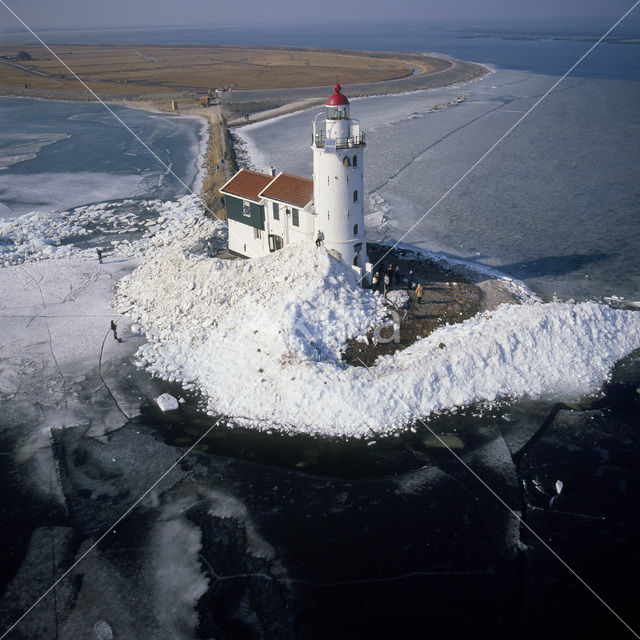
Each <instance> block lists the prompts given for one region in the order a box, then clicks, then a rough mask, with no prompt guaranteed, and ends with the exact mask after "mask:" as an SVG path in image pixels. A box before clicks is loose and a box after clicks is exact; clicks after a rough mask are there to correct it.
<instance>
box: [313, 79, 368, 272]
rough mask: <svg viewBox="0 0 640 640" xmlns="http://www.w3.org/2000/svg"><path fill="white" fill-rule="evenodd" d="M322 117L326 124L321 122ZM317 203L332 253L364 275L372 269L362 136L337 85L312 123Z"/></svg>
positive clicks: (320, 228) (319, 224) (318, 219)
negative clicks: (338, 255) (365, 227)
mask: <svg viewBox="0 0 640 640" xmlns="http://www.w3.org/2000/svg"><path fill="white" fill-rule="evenodd" d="M322 116H324V121H322V120H320V121H319V118H321V117H322ZM311 148H312V149H313V199H314V208H315V212H316V221H315V222H316V224H315V227H316V231H322V233H323V234H324V243H325V245H326V247H327V248H328V249H333V250H334V251H335V252H337V253H338V254H340V259H341V260H342V262H344V263H345V264H347V265H350V266H352V267H353V268H354V270H355V271H356V272H357V273H359V274H360V275H365V273H366V270H367V269H370V266H369V265H368V263H369V258H368V256H367V242H366V237H365V230H364V206H363V201H364V184H363V179H362V164H363V163H362V157H363V151H364V148H365V141H364V133H363V132H362V131H360V123H359V121H358V120H355V119H352V118H350V117H349V100H347V98H346V97H345V96H344V95H343V94H342V92H341V90H340V85H339V84H336V86H335V87H334V92H333V95H332V96H331V97H330V98H329V99H328V100H327V102H326V103H325V110H324V114H323V113H319V114H318V115H317V116H316V119H315V120H314V122H313V140H312V143H311Z"/></svg>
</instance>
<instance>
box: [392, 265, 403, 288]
mask: <svg viewBox="0 0 640 640" xmlns="http://www.w3.org/2000/svg"><path fill="white" fill-rule="evenodd" d="M393 275H394V276H395V277H396V284H397V285H398V286H400V277H401V276H402V274H401V273H400V267H396V270H395V271H394V272H393Z"/></svg>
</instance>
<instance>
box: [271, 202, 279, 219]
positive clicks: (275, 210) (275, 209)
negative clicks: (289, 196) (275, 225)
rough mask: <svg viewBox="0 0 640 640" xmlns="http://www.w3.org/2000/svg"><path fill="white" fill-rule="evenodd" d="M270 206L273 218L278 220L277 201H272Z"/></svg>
mask: <svg viewBox="0 0 640 640" xmlns="http://www.w3.org/2000/svg"><path fill="white" fill-rule="evenodd" d="M271 207H272V211H273V219H274V220H280V205H279V204H278V203H277V202H274V203H273V204H272V205H271Z"/></svg>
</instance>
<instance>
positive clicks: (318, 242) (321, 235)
mask: <svg viewBox="0 0 640 640" xmlns="http://www.w3.org/2000/svg"><path fill="white" fill-rule="evenodd" d="M323 242H324V233H322V231H320V229H318V237H317V238H316V247H319V246H320V245H321V244H322V243H323Z"/></svg>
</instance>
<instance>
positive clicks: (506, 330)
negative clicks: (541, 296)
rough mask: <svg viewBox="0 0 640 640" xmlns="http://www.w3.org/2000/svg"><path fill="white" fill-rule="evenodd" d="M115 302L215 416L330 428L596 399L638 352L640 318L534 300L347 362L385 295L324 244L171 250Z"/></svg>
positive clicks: (156, 361)
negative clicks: (504, 405) (345, 352)
mask: <svg viewBox="0 0 640 640" xmlns="http://www.w3.org/2000/svg"><path fill="white" fill-rule="evenodd" d="M116 304H117V307H118V310H119V311H121V312H127V313H128V314H129V315H130V316H131V317H132V318H133V319H134V320H135V321H136V322H137V323H139V324H140V325H141V326H142V327H144V329H145V330H146V332H147V338H148V343H147V344H146V345H144V346H143V347H141V349H140V350H139V352H138V356H139V359H140V363H141V364H142V365H144V366H146V367H148V368H149V369H150V370H151V371H152V372H153V373H154V374H156V375H159V376H161V377H163V378H166V379H168V380H171V381H181V382H183V383H186V385H187V386H189V387H191V388H197V389H199V390H200V391H201V392H202V393H203V395H204V396H205V397H206V398H207V402H208V409H209V411H210V412H211V413H218V414H226V415H229V416H231V417H234V418H236V421H238V422H240V423H241V424H246V425H248V426H254V427H257V428H262V429H270V428H278V429H282V430H285V431H291V432H293V431H296V432H299V431H303V432H308V433H313V434H323V435H347V436H356V437H370V436H371V435H372V434H375V433H385V432H387V433H388V432H393V431H397V430H398V429H400V428H402V427H404V426H406V425H407V424H408V423H409V422H410V421H411V420H412V419H414V418H415V417H417V416H425V415H428V414H430V413H432V412H437V411H441V410H446V409H450V408H454V407H456V406H460V405H466V404H469V403H471V402H476V401H489V402H491V401H495V400H498V399H500V398H506V397H515V396H529V397H543V398H554V397H558V398H559V397H562V398H565V399H566V398H567V397H572V398H574V397H578V396H582V395H585V394H589V393H593V392H595V391H597V390H598V389H599V388H600V387H601V386H602V384H603V383H604V382H605V381H606V379H607V376H608V373H609V371H610V369H611V367H612V366H613V364H614V363H615V362H616V361H617V360H619V359H620V358H622V357H623V356H624V355H626V354H627V353H629V352H630V351H632V350H634V349H637V348H638V347H640V314H637V313H634V312H628V311H619V310H614V309H610V308H608V307H604V306H601V305H598V304H595V303H582V304H578V305H572V304H561V303H552V304H538V303H531V304H527V305H523V306H515V305H504V306H502V307H500V308H499V309H497V310H496V311H493V312H491V313H490V314H489V313H486V314H483V315H480V316H476V317H475V318H473V319H471V320H468V321H466V322H464V323H462V324H457V325H452V326H446V327H443V328H441V329H439V330H438V331H436V332H435V333H433V334H432V335H431V336H429V337H428V338H424V339H421V340H419V341H418V342H416V343H415V344H413V345H411V346H410V347H409V348H407V349H405V350H404V351H401V352H398V353H396V354H395V355H393V356H391V355H389V356H383V357H380V358H379V359H378V361H377V363H376V365H375V366H374V367H372V368H370V369H367V368H365V367H352V366H348V365H346V364H345V363H343V362H342V361H341V360H340V352H341V349H342V348H344V345H345V341H346V340H347V339H348V338H350V337H356V338H357V337H359V336H362V335H363V334H364V333H365V332H366V331H367V330H368V329H370V328H372V327H373V326H374V325H377V324H381V323H383V322H384V318H385V310H384V305H383V300H382V298H381V296H380V295H379V294H377V293H376V294H374V293H372V292H371V291H365V290H361V289H360V288H359V287H358V286H357V285H356V282H355V278H354V276H353V274H352V272H351V271H349V270H348V269H346V268H344V267H343V266H342V265H340V264H339V263H337V262H336V261H335V260H333V259H332V258H331V257H330V256H329V255H328V254H327V253H326V251H325V250H324V249H320V250H318V249H316V248H315V247H314V246H313V245H310V246H308V245H295V246H291V247H288V248H285V249H284V250H282V251H279V252H277V253H275V254H273V255H270V256H267V257H264V258H260V259H255V260H246V261H245V260H243V261H223V260H218V259H215V258H213V259H211V258H205V257H203V256H198V255H193V254H189V253H185V252H184V251H182V250H181V249H180V248H179V247H173V248H172V247H168V248H166V249H164V250H162V251H160V252H158V253H154V254H150V255H149V256H148V258H147V260H146V261H145V263H144V264H143V265H142V266H141V267H140V268H139V269H138V270H137V271H136V272H134V273H133V274H132V275H131V276H128V277H127V278H125V279H123V280H122V281H121V282H120V285H119V289H118V294H117V297H116ZM400 331H402V327H400Z"/></svg>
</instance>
